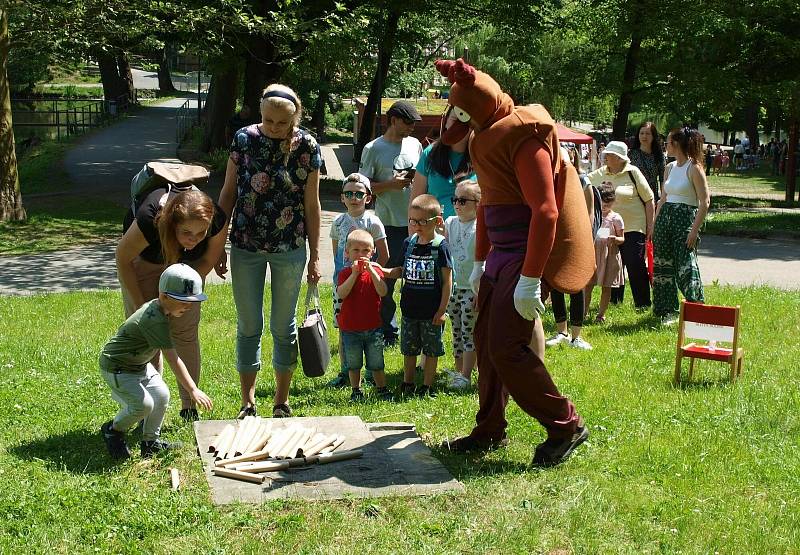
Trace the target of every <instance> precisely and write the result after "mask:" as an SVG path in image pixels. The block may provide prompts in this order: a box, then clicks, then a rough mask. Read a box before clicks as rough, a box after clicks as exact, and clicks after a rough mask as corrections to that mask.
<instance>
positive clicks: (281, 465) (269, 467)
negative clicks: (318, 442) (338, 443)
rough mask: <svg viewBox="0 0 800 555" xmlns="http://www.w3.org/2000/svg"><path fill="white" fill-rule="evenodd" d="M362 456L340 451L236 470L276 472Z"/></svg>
mask: <svg viewBox="0 0 800 555" xmlns="http://www.w3.org/2000/svg"><path fill="white" fill-rule="evenodd" d="M363 455H364V451H362V450H361V449H353V450H352V451H340V452H339V453H331V454H328V455H314V456H313V457H295V458H294V459H284V460H282V461H263V462H257V463H253V464H251V465H249V466H243V467H239V468H238V469H237V470H238V471H239V472H244V473H251V472H253V473H256V472H275V471H278V470H288V469H289V468H293V467H295V466H306V465H309V464H328V463H332V462H337V461H346V460H349V459H357V458H359V457H361V456H363Z"/></svg>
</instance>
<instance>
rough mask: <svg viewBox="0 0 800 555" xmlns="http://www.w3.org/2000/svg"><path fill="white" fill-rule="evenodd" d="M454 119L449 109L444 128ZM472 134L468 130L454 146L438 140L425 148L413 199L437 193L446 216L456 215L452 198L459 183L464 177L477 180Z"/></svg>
mask: <svg viewBox="0 0 800 555" xmlns="http://www.w3.org/2000/svg"><path fill="white" fill-rule="evenodd" d="M454 121H456V116H455V114H454V113H453V111H450V113H448V115H447V118H445V120H444V128H445V129H448V128H449V127H450V126H451V125H452V124H453V122H454ZM471 136H472V132H470V133H467V135H465V136H464V138H463V139H461V140H460V141H458V142H457V143H456V144H454V145H452V146H449V145H446V144H444V143H443V142H442V141H441V140H439V139H437V140H435V141H434V142H433V143H432V144H431V145H429V146H428V147H426V148H425V150H423V151H422V155H421V156H420V158H419V163H417V173H416V174H415V175H414V181H413V182H412V184H411V195H410V196H411V199H410V200H414V199H415V198H416V197H418V196H419V195H424V194H425V193H428V194H431V195H433V196H435V197H436V200H438V201H439V204H441V205H442V211H443V212H444V214H442V217H443V218H445V219H446V218H449V217H450V216H455V215H456V212H455V210H454V208H453V203H452V202H451V201H450V199H451V198H452V196H453V195H454V194H455V190H456V185H457V184H458V183H459V182H460V181H463V180H475V179H476V175H475V172H474V171H473V170H472V161H471V160H470V157H469V139H470V137H471Z"/></svg>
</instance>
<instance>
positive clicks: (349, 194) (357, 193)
mask: <svg viewBox="0 0 800 555" xmlns="http://www.w3.org/2000/svg"><path fill="white" fill-rule="evenodd" d="M342 195H344V198H346V199H351V198H354V197H355V199H356V200H364V197H365V196H367V193H365V192H364V191H342Z"/></svg>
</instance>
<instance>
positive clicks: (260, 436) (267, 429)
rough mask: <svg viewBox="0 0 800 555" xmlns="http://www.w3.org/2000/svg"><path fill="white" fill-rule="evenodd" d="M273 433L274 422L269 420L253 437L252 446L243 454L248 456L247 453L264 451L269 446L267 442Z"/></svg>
mask: <svg viewBox="0 0 800 555" xmlns="http://www.w3.org/2000/svg"><path fill="white" fill-rule="evenodd" d="M271 432H272V420H267V421H266V422H265V423H262V424H261V427H260V428H259V430H258V432H257V433H256V434H255V435H254V436H253V441H251V442H250V445H248V446H247V448H246V449H245V451H244V453H242V454H243V455H246V454H247V453H255V452H256V451H260V450H261V449H263V448H264V446H265V445H266V444H267V440H269V436H270V433H271Z"/></svg>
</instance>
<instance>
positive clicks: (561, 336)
mask: <svg viewBox="0 0 800 555" xmlns="http://www.w3.org/2000/svg"><path fill="white" fill-rule="evenodd" d="M570 341H572V338H571V337H570V336H569V334H568V333H561V332H558V333H556V334H555V335H554V336H553V337H551V338H550V339H548V340H547V341H545V342H544V344H545V345H547V346H548V347H555V346H556V345H560V344H561V343H569V342H570Z"/></svg>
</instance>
